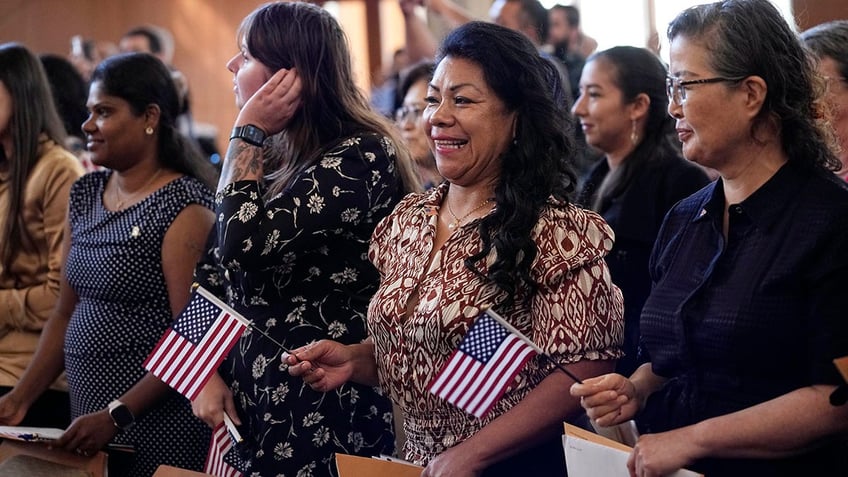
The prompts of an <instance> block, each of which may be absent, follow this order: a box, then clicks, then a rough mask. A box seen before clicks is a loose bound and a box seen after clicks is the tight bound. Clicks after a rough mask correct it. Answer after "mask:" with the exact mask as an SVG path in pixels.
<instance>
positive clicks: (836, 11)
mask: <svg viewBox="0 0 848 477" xmlns="http://www.w3.org/2000/svg"><path fill="white" fill-rule="evenodd" d="M792 11H793V12H794V14H795V21H796V22H797V23H798V30H800V31H804V30H806V29H807V28H810V27H811V26H814V25H818V24H819V23H824V22H826V21H830V20H848V1H846V0H793V1H792Z"/></svg>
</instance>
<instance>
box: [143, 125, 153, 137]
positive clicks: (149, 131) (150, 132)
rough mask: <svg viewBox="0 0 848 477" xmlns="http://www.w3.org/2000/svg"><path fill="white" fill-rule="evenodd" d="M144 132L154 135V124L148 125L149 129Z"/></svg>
mask: <svg viewBox="0 0 848 477" xmlns="http://www.w3.org/2000/svg"><path fill="white" fill-rule="evenodd" d="M144 134H147V135H148V136H152V135H153V126H147V129H145V130H144Z"/></svg>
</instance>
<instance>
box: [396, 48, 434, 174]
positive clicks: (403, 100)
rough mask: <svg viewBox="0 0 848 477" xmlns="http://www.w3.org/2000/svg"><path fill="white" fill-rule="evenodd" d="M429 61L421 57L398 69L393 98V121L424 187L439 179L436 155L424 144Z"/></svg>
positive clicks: (430, 73)
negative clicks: (405, 67) (404, 67)
mask: <svg viewBox="0 0 848 477" xmlns="http://www.w3.org/2000/svg"><path fill="white" fill-rule="evenodd" d="M433 67H434V64H433V62H432V61H423V62H420V63H418V64H415V65H413V66H410V67H409V68H407V69H406V70H404V71H402V72H401V75H400V87H399V89H398V96H397V99H396V100H395V124H397V126H398V127H399V128H400V134H401V137H402V138H403V140H404V142H405V143H406V147H407V148H408V149H409V153H410V154H411V155H412V160H413V161H414V162H415V168H416V170H417V172H418V177H419V178H420V179H421V184H422V187H423V188H424V190H427V189H429V188H431V187H434V186H436V185H438V184H439V183H441V182H442V180H443V179H442V176H441V174H439V170H438V168H437V167H436V159H435V158H434V157H433V152H432V151H431V150H430V146H429V144H427V132H426V130H425V127H426V126H425V124H424V122H423V121H422V118H423V116H422V113H423V112H424V108H425V107H426V106H427V103H425V102H424V98H425V97H426V96H427V87H428V85H429V83H430V77H432V76H433Z"/></svg>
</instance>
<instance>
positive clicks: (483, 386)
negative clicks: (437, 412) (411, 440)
mask: <svg viewBox="0 0 848 477" xmlns="http://www.w3.org/2000/svg"><path fill="white" fill-rule="evenodd" d="M493 315H494V313H493ZM538 350H540V348H539V347H538V346H536V345H535V344H533V343H532V342H531V341H530V340H529V339H528V338H527V337H526V336H524V335H523V334H521V333H520V332H519V331H517V330H516V329H515V328H513V327H512V326H511V325H509V324H508V323H506V322H505V321H501V320H497V319H496V318H494V317H493V316H492V315H489V314H488V313H486V312H484V313H483V314H482V315H481V316H480V317H478V318H477V320H476V321H475V322H474V324H473V325H472V326H471V328H470V329H469V331H468V333H467V334H466V335H465V337H463V339H462V342H461V343H460V345H459V349H457V350H455V351H454V352H453V354H452V355H451V356H450V358H449V359H448V360H447V362H446V363H445V365H444V366H443V367H442V369H441V371H439V373H438V375H437V376H436V377H435V378H434V379H433V380H432V382H431V384H430V386H429V390H430V392H431V393H433V394H435V395H436V396H438V397H440V398H442V399H445V400H446V401H448V402H450V403H452V404H454V405H455V406H457V407H459V408H460V409H463V410H465V411H466V412H468V413H470V414H473V415H475V416H477V417H478V418H482V417H483V416H485V415H486V414H487V413H488V412H489V411H490V410H491V409H492V407H494V405H495V403H497V402H498V400H500V399H501V397H502V396H503V394H504V392H506V390H507V388H508V387H509V385H510V383H512V381H513V380H515V376H516V375H517V374H518V373H519V372H521V369H522V368H523V367H524V365H525V364H526V363H527V361H529V360H530V359H531V358H532V357H533V356H535V355H536V354H537V353H538Z"/></svg>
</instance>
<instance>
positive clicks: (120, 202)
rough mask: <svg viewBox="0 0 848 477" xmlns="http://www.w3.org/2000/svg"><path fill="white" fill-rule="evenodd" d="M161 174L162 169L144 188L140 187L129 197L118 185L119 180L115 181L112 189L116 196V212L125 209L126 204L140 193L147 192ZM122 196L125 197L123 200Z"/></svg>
mask: <svg viewBox="0 0 848 477" xmlns="http://www.w3.org/2000/svg"><path fill="white" fill-rule="evenodd" d="M161 173H162V168H161V167H160V168H159V169H156V173H155V174H153V175H152V176H150V179H147V182H145V183H144V185H143V186H141V187H139V188H138V189H136V190H135V192H133V193H131V194H129V195H127V194H125V193H124V191H123V190H121V186H119V185H118V180H117V178H116V179H115V187H114V188H113V189H112V192H113V195H114V196H115V209H116V210H120V209H123V208H124V204H126V203H127V202H128V201H129V200H131V199H133V198H134V197H135V196H136V195H138V193H139V192H143V191H144V190H146V189H147V188H148V187H149V186H150V184H152V183H153V181H155V180H156V178H157V177H159V174H161ZM121 196H124V198H123V199H121Z"/></svg>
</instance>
